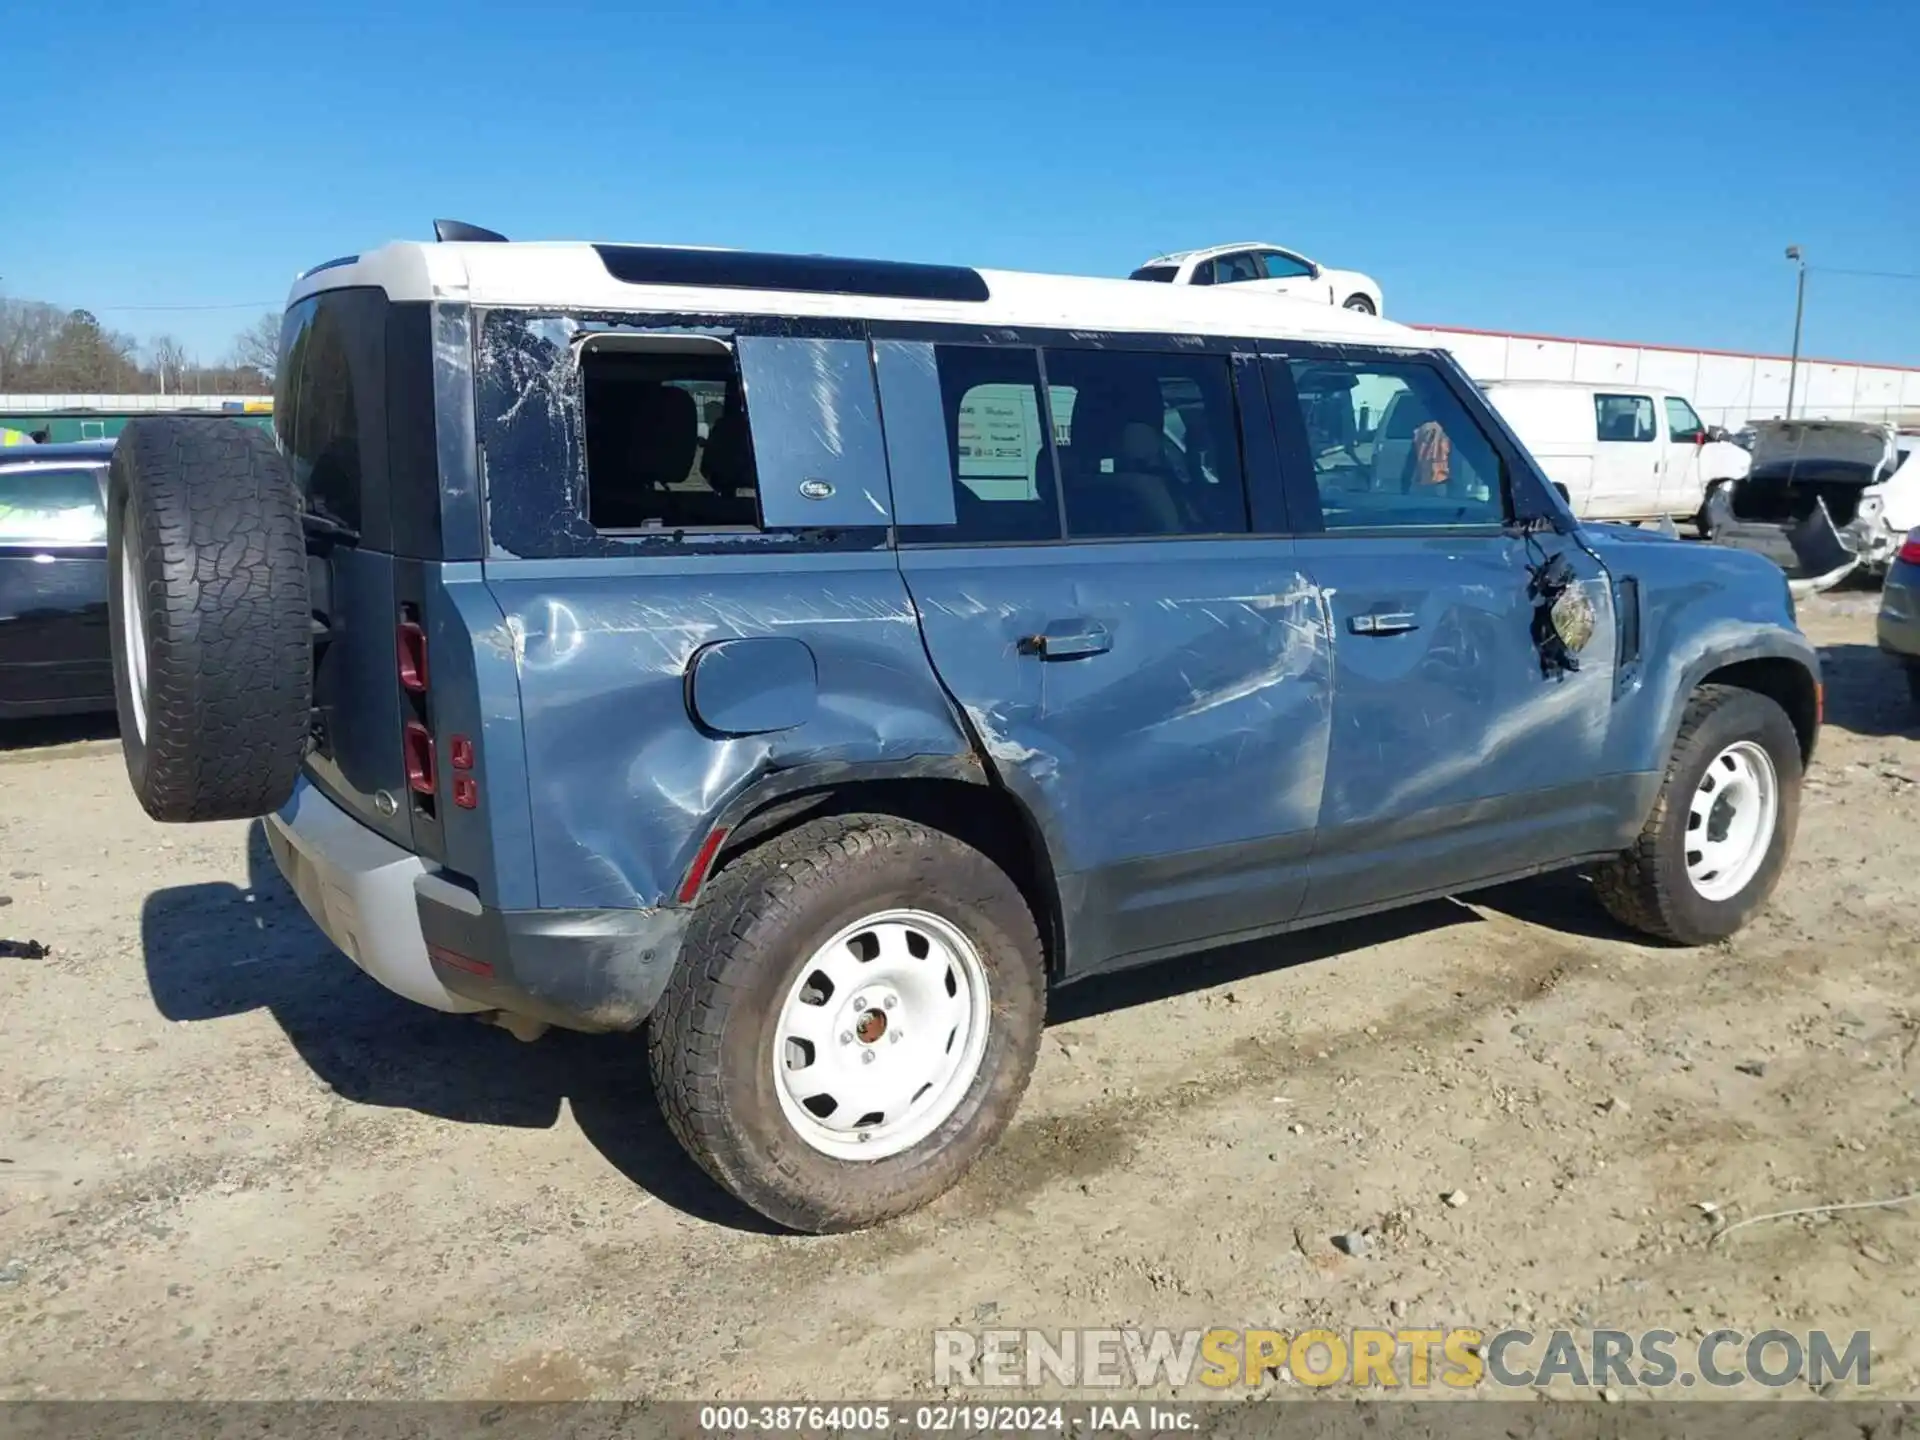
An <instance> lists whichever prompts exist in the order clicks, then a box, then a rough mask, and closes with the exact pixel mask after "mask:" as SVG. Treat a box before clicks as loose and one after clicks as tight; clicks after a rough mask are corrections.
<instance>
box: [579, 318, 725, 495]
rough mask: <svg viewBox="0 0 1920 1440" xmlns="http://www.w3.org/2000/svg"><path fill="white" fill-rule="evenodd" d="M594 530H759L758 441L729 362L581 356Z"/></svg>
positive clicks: (683, 356) (679, 356) (717, 357)
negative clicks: (754, 527) (755, 458)
mask: <svg viewBox="0 0 1920 1440" xmlns="http://www.w3.org/2000/svg"><path fill="white" fill-rule="evenodd" d="M581 371H582V374H583V376H584V382H585V384H584V393H585V401H584V409H585V425H586V437H587V521H588V523H589V524H591V525H592V526H593V527H594V528H595V529H596V530H637V529H644V528H647V527H658V528H664V529H669V530H673V529H709V528H714V527H720V526H740V525H755V524H758V523H759V508H758V505H757V479H756V475H755V471H754V463H753V439H752V434H751V432H750V431H749V429H748V427H747V416H746V408H745V406H744V405H743V404H742V402H741V400H740V385H739V381H738V379H737V378H736V377H735V374H734V367H733V360H732V357H731V356H728V355H722V354H717V353H716V354H711V355H708V354H688V353H661V354H649V353H645V352H631V351H618V350H613V351H605V352H602V351H597V350H593V349H588V350H587V351H586V352H585V354H584V355H583V356H582V357H581Z"/></svg>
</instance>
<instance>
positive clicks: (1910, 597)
mask: <svg viewBox="0 0 1920 1440" xmlns="http://www.w3.org/2000/svg"><path fill="white" fill-rule="evenodd" d="M1879 629H1880V648H1881V649H1882V650H1885V651H1886V652H1887V653H1888V654H1889V655H1892V656H1894V657H1896V658H1897V659H1900V660H1902V661H1904V662H1906V667H1907V684H1908V686H1910V687H1911V688H1912V690H1913V698H1914V699H1915V701H1920V530H1915V531H1914V532H1913V533H1912V534H1910V535H1908V536H1907V540H1906V543H1905V544H1904V545H1902V546H1901V547H1900V552H1899V554H1897V555H1895V556H1894V560H1893V564H1892V565H1891V566H1890V567H1889V568H1888V570H1887V583H1886V587H1885V588H1884V589H1883V590H1881V592H1880V626H1879Z"/></svg>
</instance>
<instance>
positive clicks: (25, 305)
mask: <svg viewBox="0 0 1920 1440" xmlns="http://www.w3.org/2000/svg"><path fill="white" fill-rule="evenodd" d="M65 318H66V317H65V313H64V312H63V311H62V310H61V309H60V307H59V306H57V305H48V304H46V303H45V302H43V301H40V300H14V299H7V298H0V390H5V391H13V392H30V391H33V390H36V389H40V388H43V384H44V382H43V381H42V379H41V375H42V372H43V371H44V370H45V369H46V367H47V365H48V363H49V362H50V361H51V359H52V356H53V341H54V337H55V336H56V335H58V334H59V333H60V325H61V322H62V321H63V320H64V319H65Z"/></svg>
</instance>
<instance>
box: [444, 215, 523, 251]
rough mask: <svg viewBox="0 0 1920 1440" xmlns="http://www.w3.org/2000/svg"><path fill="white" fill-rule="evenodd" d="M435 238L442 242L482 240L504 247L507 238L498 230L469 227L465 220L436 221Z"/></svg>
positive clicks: (477, 226)
mask: <svg viewBox="0 0 1920 1440" xmlns="http://www.w3.org/2000/svg"><path fill="white" fill-rule="evenodd" d="M433 238H434V239H436V240H440V241H453V240H482V241H491V242H493V243H496V244H501V245H504V244H506V243H507V237H506V236H504V235H502V234H501V233H500V232H499V231H498V230H488V229H485V228H483V227H481V226H479V225H469V224H467V222H466V221H464V220H436V221H434V222H433Z"/></svg>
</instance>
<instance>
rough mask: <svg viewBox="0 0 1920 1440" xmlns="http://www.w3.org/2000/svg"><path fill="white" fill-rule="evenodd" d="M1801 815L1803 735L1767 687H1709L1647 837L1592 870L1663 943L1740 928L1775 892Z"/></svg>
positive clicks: (1683, 727) (1691, 705) (1692, 703)
mask: <svg viewBox="0 0 1920 1440" xmlns="http://www.w3.org/2000/svg"><path fill="white" fill-rule="evenodd" d="M1799 818H1800V740H1799V737H1798V736H1797V735H1796V734H1795V733H1794V729H1793V722H1792V721H1790V720H1789V719H1788V718H1787V713H1786V711H1785V710H1783V709H1781V708H1780V706H1779V705H1778V704H1777V703H1775V702H1774V701H1772V700H1770V699H1768V698H1767V697H1766V696H1764V695H1758V694H1755V693H1754V692H1753V691H1751V690H1739V689H1735V688H1733V687H1731V686H1725V685H1704V686H1702V687H1701V688H1700V689H1699V690H1697V691H1695V692H1694V695H1693V698H1692V699H1691V700H1689V701H1688V702H1687V709H1686V713H1685V715H1684V716H1683V717H1682V719H1681V722H1680V733H1679V736H1678V737H1677V738H1676V740H1675V741H1674V747H1673V754H1672V757H1671V758H1670V759H1669V760H1668V762H1667V774H1666V780H1665V782H1664V783H1663V784H1662V786H1661V789H1660V797H1659V799H1658V800H1656V801H1655V802H1654V807H1653V812H1652V813H1651V814H1650V815H1649V816H1648V817H1647V822H1646V825H1645V827H1644V828H1643V829H1642V830H1641V832H1640V839H1639V840H1638V842H1636V843H1635V845H1634V846H1633V848H1632V849H1630V850H1627V851H1626V852H1624V853H1623V854H1621V855H1620V856H1619V857H1618V858H1617V859H1614V860H1612V861H1610V862H1608V864H1606V865H1605V866H1603V867H1602V868H1601V870H1600V871H1599V873H1598V874H1597V875H1596V876H1595V877H1594V885H1595V888H1596V890H1597V891H1598V892H1599V895H1600V899H1601V901H1602V903H1603V904H1605V905H1606V907H1607V909H1608V910H1609V911H1610V912H1612V914H1613V916H1614V918H1615V919H1617V920H1619V921H1621V922H1622V923H1623V924H1626V925H1630V926H1632V927H1633V928H1634V929H1636V930H1640V931H1643V932H1645V933H1646V934H1649V935H1653V936H1656V937H1658V938H1660V939H1662V940H1672V941H1677V942H1678V943H1680V944H1683V945H1705V944H1709V943H1711V942H1713V941H1715V940H1724V939H1726V938H1727V937H1728V936H1729V935H1732V934H1734V933H1735V932H1736V931H1738V930H1739V929H1741V927H1743V926H1744V925H1746V923H1747V922H1748V921H1749V920H1751V919H1752V918H1753V916H1754V915H1755V914H1756V913H1758V911H1759V909H1760V907H1761V906H1762V905H1764V904H1765V903H1766V901H1767V897H1768V896H1769V895H1771V894H1772V893H1773V888H1774V886H1775V885H1776V884H1777V883H1778V882H1779V879H1780V872H1781V871H1782V870H1783V869H1784V868H1785V867H1786V863H1787V855H1788V853H1789V851H1790V850H1791V849H1792V847H1793V836H1794V830H1795V828H1796V827H1797V825H1798V823H1799Z"/></svg>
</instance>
